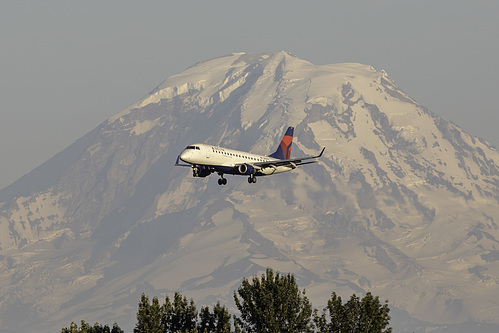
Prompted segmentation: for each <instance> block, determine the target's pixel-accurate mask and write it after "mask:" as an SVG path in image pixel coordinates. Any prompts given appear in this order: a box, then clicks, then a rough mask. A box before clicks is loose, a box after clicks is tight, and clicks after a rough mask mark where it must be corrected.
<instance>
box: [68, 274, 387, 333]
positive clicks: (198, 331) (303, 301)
mask: <svg viewBox="0 0 499 333" xmlns="http://www.w3.org/2000/svg"><path fill="white" fill-rule="evenodd" d="M234 301H235V303H236V306H237V309H238V310H239V312H240V313H239V315H238V316H236V315H231V314H230V313H229V311H228V309H227V308H226V307H225V305H221V304H220V302H218V303H217V304H216V305H215V306H213V308H212V309H210V307H201V309H200V310H199V311H198V310H197V308H196V305H195V303H194V301H193V300H192V299H191V300H190V301H189V300H187V298H186V297H185V296H182V295H181V294H180V293H175V294H174V297H173V299H172V300H170V298H169V297H168V296H166V297H165V300H164V302H163V303H162V304H160V301H159V299H158V298H157V297H153V298H152V300H150V299H149V297H148V296H146V295H145V294H142V296H141V299H140V302H139V309H138V312H137V323H136V325H135V328H134V330H133V332H134V333H232V332H234V333H243V332H247V333H253V332H255V333H260V332H271V333H279V332H289V333H298V332H307V333H308V332H310V333H312V332H318V333H325V332H328V333H330V332H331V333H332V332H334V333H340V332H351V333H360V332H370V333H391V332H392V328H391V327H388V325H389V321H390V315H389V312H390V309H389V307H388V301H385V302H384V303H383V304H382V303H381V302H380V301H379V297H378V296H376V297H374V296H373V295H372V294H371V293H370V292H368V293H367V294H366V295H365V296H364V297H363V298H359V297H358V296H356V295H355V294H353V295H352V296H351V297H350V299H349V300H348V301H347V302H345V303H343V302H342V299H341V297H340V296H338V295H336V293H334V292H333V293H332V295H331V298H330V299H329V300H328V304H327V307H326V308H324V309H323V310H322V311H321V312H319V311H318V310H317V309H313V307H312V304H311V303H310V301H309V300H308V298H307V297H306V296H305V290H303V291H301V290H300V289H299V288H298V285H297V284H296V280H295V278H294V276H293V275H292V274H286V275H282V274H280V273H279V272H274V271H273V270H272V269H270V268H268V269H267V271H266V272H265V274H262V276H261V277H254V278H252V279H251V280H248V279H246V278H245V279H243V281H242V283H241V286H240V287H239V288H238V289H237V291H235V292H234ZM61 333H123V331H122V330H121V329H120V328H119V326H118V324H116V323H115V324H114V325H113V327H112V328H110V327H109V326H107V325H105V326H102V325H100V324H98V323H96V324H95V325H94V326H90V325H89V324H87V323H85V321H82V324H81V327H80V328H78V327H77V325H76V324H75V323H71V326H70V327H69V328H63V329H62V331H61Z"/></svg>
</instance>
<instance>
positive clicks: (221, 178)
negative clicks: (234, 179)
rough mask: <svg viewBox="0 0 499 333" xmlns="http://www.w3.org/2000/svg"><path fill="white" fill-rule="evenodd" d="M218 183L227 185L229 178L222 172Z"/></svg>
mask: <svg viewBox="0 0 499 333" xmlns="http://www.w3.org/2000/svg"><path fill="white" fill-rule="evenodd" d="M218 185H227V179H226V178H224V175H223V174H220V178H219V179H218Z"/></svg>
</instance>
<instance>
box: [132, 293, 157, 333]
mask: <svg viewBox="0 0 499 333" xmlns="http://www.w3.org/2000/svg"><path fill="white" fill-rule="evenodd" d="M161 317H162V316H161V307H160V305H159V301H158V298H157V297H154V298H153V300H152V304H151V303H149V298H148V297H147V296H146V295H145V294H144V293H143V294H142V296H141V299H140V303H139V310H138V312H137V324H136V325H135V328H134V330H133V332H134V333H163V332H164V326H163V325H162V322H161Z"/></svg>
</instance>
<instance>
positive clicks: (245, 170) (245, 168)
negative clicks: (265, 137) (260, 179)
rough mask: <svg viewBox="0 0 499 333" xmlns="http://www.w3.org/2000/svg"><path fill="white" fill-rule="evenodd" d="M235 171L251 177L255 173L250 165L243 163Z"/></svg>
mask: <svg viewBox="0 0 499 333" xmlns="http://www.w3.org/2000/svg"><path fill="white" fill-rule="evenodd" d="M237 171H239V173H240V174H241V175H252V174H254V173H255V168H254V167H253V166H252V165H251V164H246V163H243V164H241V165H240V166H238V167H237Z"/></svg>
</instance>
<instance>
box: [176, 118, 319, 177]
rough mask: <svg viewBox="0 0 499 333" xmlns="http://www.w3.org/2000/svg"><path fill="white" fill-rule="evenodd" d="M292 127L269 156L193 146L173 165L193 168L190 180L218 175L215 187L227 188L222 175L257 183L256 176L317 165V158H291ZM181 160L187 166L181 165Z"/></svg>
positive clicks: (197, 144)
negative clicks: (300, 166) (241, 176)
mask: <svg viewBox="0 0 499 333" xmlns="http://www.w3.org/2000/svg"><path fill="white" fill-rule="evenodd" d="M293 132H294V127H288V129H287V130H286V133H285V134H284V137H283V138H282V140H281V143H280V144H279V146H278V147H277V150H276V151H275V152H274V153H273V154H270V155H269V156H263V155H257V154H252V153H248V152H244V151H239V150H234V149H228V148H223V147H217V146H210V145H206V144H202V143H196V144H192V145H189V146H187V147H186V148H185V149H184V150H183V151H182V152H181V153H180V155H178V157H177V161H176V163H175V166H187V167H191V168H192V176H193V177H206V176H209V175H210V174H212V173H213V172H216V173H218V175H219V176H220V178H219V179H218V185H227V179H226V178H224V174H231V175H243V176H248V183H250V184H251V183H256V177H257V176H269V175H274V174H277V173H281V172H286V171H291V170H293V169H295V168H296V167H297V166H299V165H304V164H310V163H315V162H317V159H318V158H320V157H321V156H322V154H323V153H324V150H325V149H326V147H324V148H323V149H322V151H321V153H320V154H319V155H316V156H305V157H301V158H290V157H291V144H292V141H293ZM179 160H182V161H183V162H185V163H188V164H181V163H180V162H179Z"/></svg>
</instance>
